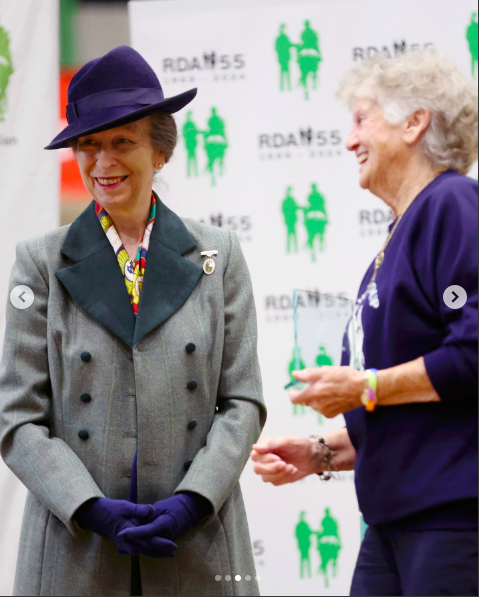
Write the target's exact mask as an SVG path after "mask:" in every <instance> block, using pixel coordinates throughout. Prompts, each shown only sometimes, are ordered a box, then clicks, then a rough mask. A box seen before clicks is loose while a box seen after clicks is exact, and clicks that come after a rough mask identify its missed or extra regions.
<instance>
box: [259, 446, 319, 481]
mask: <svg viewBox="0 0 479 597" xmlns="http://www.w3.org/2000/svg"><path fill="white" fill-rule="evenodd" d="M251 459H252V460H253V462H254V463H255V465H254V472H255V473H256V474H257V475H261V477H262V478H263V481H264V482H265V483H272V484H273V485H276V486H278V485H286V484H287V483H295V482H296V481H300V480H301V479H304V478H305V477H307V476H308V475H312V474H314V473H320V472H323V471H325V470H327V464H326V462H325V461H324V459H323V457H322V455H321V452H320V447H319V445H318V441H317V440H311V439H306V438H304V437H264V438H262V439H261V440H260V441H259V442H258V443H257V444H255V445H254V446H253V451H252V452H251Z"/></svg>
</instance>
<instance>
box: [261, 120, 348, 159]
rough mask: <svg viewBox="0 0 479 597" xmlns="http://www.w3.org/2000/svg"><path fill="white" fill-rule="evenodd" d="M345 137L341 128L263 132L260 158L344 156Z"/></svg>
mask: <svg viewBox="0 0 479 597" xmlns="http://www.w3.org/2000/svg"><path fill="white" fill-rule="evenodd" d="M342 147H343V137H342V133H341V131H340V130H339V129H335V130H318V129H315V128H313V127H312V126H304V127H300V128H299V129H298V131H296V132H293V131H290V132H287V133H279V132H273V133H261V134H260V135H259V138H258V149H259V151H260V154H259V158H260V160H262V161H264V160H275V159H292V158H296V157H299V158H302V157H305V156H306V157H310V158H330V157H338V156H342V153H343V152H342Z"/></svg>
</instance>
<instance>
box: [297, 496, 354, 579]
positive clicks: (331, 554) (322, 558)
mask: <svg viewBox="0 0 479 597" xmlns="http://www.w3.org/2000/svg"><path fill="white" fill-rule="evenodd" d="M306 516H307V513H306V512H305V511H304V510H303V512H301V514H300V515H299V522H298V524H297V525H296V532H295V535H296V541H297V545H298V551H299V554H300V567H299V577H300V579H306V578H312V577H313V571H312V569H311V547H312V537H314V536H315V537H316V550H317V553H318V558H319V566H318V568H317V571H316V573H315V574H317V575H320V576H322V577H323V578H324V586H325V587H326V588H329V586H330V583H331V578H336V576H337V575H338V560H339V554H340V553H341V549H342V545H341V539H340V536H339V525H338V521H337V520H335V519H334V518H333V516H332V515H331V510H330V509H329V508H326V510H325V512H324V518H323V519H322V521H321V522H320V523H319V530H318V531H314V530H313V529H312V528H311V526H310V525H309V523H308V522H307V520H306Z"/></svg>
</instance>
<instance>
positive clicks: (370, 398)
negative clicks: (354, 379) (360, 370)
mask: <svg viewBox="0 0 479 597" xmlns="http://www.w3.org/2000/svg"><path fill="white" fill-rule="evenodd" d="M364 386H365V388H364V392H363V396H362V399H361V401H362V403H363V404H364V406H365V407H366V410H367V411H368V412H369V413H372V412H373V411H374V410H375V409H376V404H377V403H378V397H377V390H378V370H377V369H368V370H367V371H365V372H364Z"/></svg>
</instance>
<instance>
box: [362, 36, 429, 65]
mask: <svg viewBox="0 0 479 597" xmlns="http://www.w3.org/2000/svg"><path fill="white" fill-rule="evenodd" d="M428 47H434V44H433V43H431V42H426V43H422V44H418V43H414V44H410V43H408V42H407V41H406V40H405V39H402V40H400V41H394V42H393V43H392V44H390V45H388V44H383V45H381V46H367V47H365V48H359V47H357V48H353V60H354V62H361V61H362V60H366V58H371V56H374V55H375V54H379V53H380V52H384V53H386V54H387V55H388V56H389V57H390V58H396V57H397V56H400V55H401V54H403V53H404V52H407V51H408V50H423V49H424V50H425V49H426V48H428Z"/></svg>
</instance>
